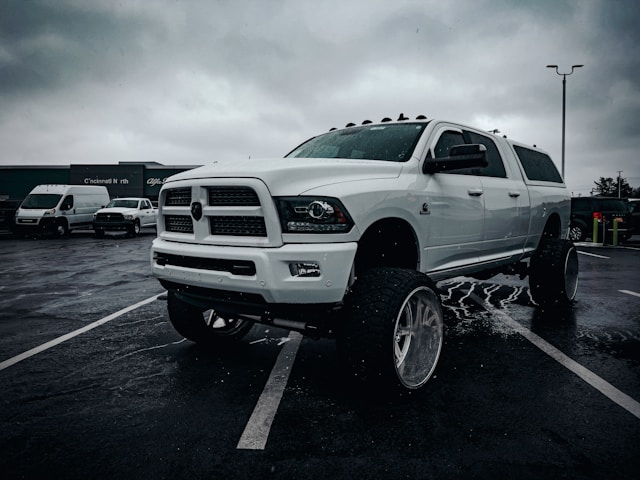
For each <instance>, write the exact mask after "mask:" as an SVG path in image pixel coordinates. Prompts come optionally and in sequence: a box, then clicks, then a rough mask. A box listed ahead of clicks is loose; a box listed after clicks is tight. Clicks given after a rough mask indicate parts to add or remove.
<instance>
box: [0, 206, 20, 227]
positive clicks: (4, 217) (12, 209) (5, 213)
mask: <svg viewBox="0 0 640 480" xmlns="http://www.w3.org/2000/svg"><path fill="white" fill-rule="evenodd" d="M21 202H22V200H11V199H7V200H0V233H13V231H14V230H15V229H14V227H13V222H14V219H15V216H16V211H17V210H18V207H19V206H20V203H21Z"/></svg>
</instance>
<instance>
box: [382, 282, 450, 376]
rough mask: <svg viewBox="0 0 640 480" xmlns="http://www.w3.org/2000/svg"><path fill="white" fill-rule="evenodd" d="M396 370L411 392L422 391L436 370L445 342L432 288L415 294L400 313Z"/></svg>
mask: <svg viewBox="0 0 640 480" xmlns="http://www.w3.org/2000/svg"><path fill="white" fill-rule="evenodd" d="M393 338H394V342H393V352H394V359H395V369H396V373H397V375H398V379H399V380H400V382H401V383H402V384H403V385H404V386H405V387H407V388H418V387H420V386H422V385H423V384H424V383H426V382H427V380H429V378H430V377H431V375H432V374H433V371H434V370H435V367H436V364H437V363H438V358H439V357H440V351H441V349H442V342H443V321H442V313H441V309H440V305H439V302H438V300H437V299H436V297H435V294H434V293H433V291H432V290H431V289H430V288H428V287H419V288H416V289H415V290H414V291H412V292H411V293H410V294H409V295H408V297H407V298H406V300H405V301H404V304H403V305H402V308H401V310H400V313H399V314H398V317H397V319H396V323H395V328H394V332H393Z"/></svg>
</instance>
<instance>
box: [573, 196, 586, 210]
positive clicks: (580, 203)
mask: <svg viewBox="0 0 640 480" xmlns="http://www.w3.org/2000/svg"><path fill="white" fill-rule="evenodd" d="M590 209H591V202H590V201H589V199H588V198H576V197H574V198H572V199H571V210H573V211H576V212H582V211H585V212H587V211H589V210H590Z"/></svg>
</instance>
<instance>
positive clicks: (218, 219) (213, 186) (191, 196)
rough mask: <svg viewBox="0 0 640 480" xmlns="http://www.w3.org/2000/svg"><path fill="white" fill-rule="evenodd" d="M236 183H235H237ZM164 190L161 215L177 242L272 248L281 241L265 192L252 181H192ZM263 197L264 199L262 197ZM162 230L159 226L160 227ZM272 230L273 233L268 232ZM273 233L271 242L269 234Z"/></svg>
mask: <svg viewBox="0 0 640 480" xmlns="http://www.w3.org/2000/svg"><path fill="white" fill-rule="evenodd" d="M236 182H237V183H236ZM186 183H187V182H186V181H183V183H182V185H180V186H176V187H173V188H171V187H169V188H167V189H166V190H163V193H162V195H161V198H160V201H161V205H160V212H161V213H160V215H161V216H162V219H163V221H162V222H161V223H162V224H163V225H164V232H163V231H162V230H161V231H159V234H160V235H163V233H165V232H166V233H167V234H168V236H169V237H170V235H171V234H180V237H179V238H177V237H176V238H174V240H176V241H184V242H192V243H201V244H209V243H210V244H216V245H236V246H237V245H256V244H259V245H271V244H275V243H277V242H278V241H279V240H280V239H279V237H278V236H277V233H276V231H275V230H276V229H277V226H270V225H273V221H271V222H270V220H269V219H268V218H265V212H267V211H269V212H272V215H273V216H274V217H275V215H274V212H273V204H272V203H271V202H268V204H267V205H265V204H264V202H265V199H266V200H271V198H270V196H269V192H268V190H267V189H266V188H265V187H264V185H263V184H261V183H260V182H258V181H256V180H255V179H215V178H213V179H212V178H207V179H194V180H191V181H190V182H189V183H190V185H189V186H188V187H186V186H183V185H185V184H186ZM263 195H264V198H263ZM161 228H162V227H161ZM271 228H273V229H274V232H271V231H270V229H271ZM272 233H273V234H274V239H270V235H271V234H272Z"/></svg>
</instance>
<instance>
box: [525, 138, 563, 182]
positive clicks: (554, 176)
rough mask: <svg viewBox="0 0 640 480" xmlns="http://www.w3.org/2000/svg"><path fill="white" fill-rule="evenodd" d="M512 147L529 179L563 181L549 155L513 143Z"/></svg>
mask: <svg viewBox="0 0 640 480" xmlns="http://www.w3.org/2000/svg"><path fill="white" fill-rule="evenodd" d="M513 148H514V149H515V151H516V153H517V155H518V158H519V159H520V163H521V164H522V168H524V173H525V175H526V176H527V178H528V179H529V180H539V181H543V182H555V183H563V182H562V177H561V176H560V173H558V169H557V168H556V166H555V165H554V164H553V161H552V160H551V158H550V157H549V155H546V154H544V153H541V152H537V151H535V150H531V149H529V148H524V147H521V146H519V145H515V146H514V147H513Z"/></svg>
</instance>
